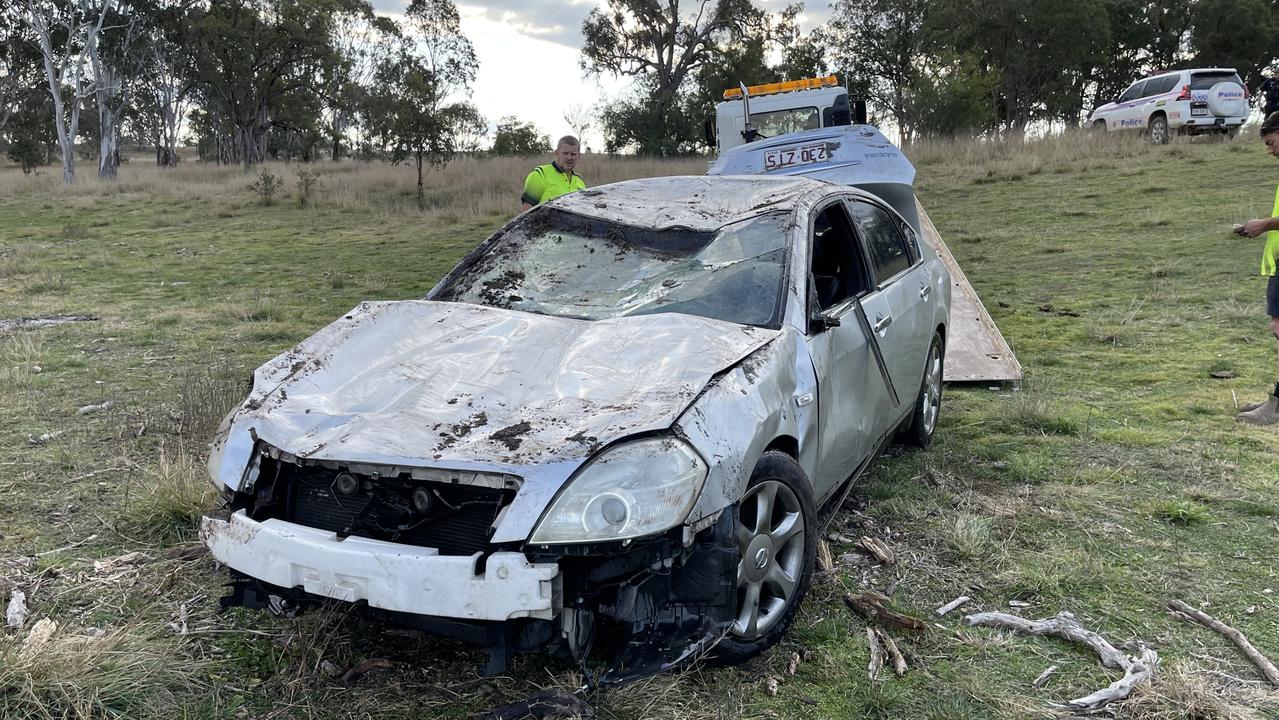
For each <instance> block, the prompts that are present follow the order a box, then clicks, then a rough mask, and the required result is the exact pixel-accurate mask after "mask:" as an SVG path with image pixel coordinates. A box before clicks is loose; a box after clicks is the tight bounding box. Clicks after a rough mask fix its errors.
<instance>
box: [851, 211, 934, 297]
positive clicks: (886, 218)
mask: <svg viewBox="0 0 1279 720" xmlns="http://www.w3.org/2000/svg"><path fill="white" fill-rule="evenodd" d="M849 207H850V208H852V211H853V215H855V216H856V217H857V223H858V225H860V226H861V230H862V235H863V236H864V237H865V238H866V247H867V250H868V252H869V253H870V266H871V269H872V271H873V272H874V275H875V284H876V285H882V284H883V283H884V282H885V281H887V280H888V279H889V278H891V277H893V276H894V275H896V274H897V273H900V272H902V271H904V270H906V269H908V268H909V267H910V266H911V265H912V264H914V260H915V258H916V257H917V255H918V250H916V252H913V253H912V252H911V250H910V246H909V244H908V243H907V241H906V237H905V236H904V235H903V234H902V230H901V225H900V224H899V223H898V222H897V219H896V218H894V217H893V216H892V214H891V213H889V212H888V211H887V210H885V209H883V208H881V207H878V206H875V205H871V204H870V203H865V202H860V201H853V202H850V203H849Z"/></svg>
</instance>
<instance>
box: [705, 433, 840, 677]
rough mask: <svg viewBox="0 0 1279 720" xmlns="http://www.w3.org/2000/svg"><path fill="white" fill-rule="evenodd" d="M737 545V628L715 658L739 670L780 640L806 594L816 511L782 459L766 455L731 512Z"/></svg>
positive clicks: (798, 473)
mask: <svg viewBox="0 0 1279 720" xmlns="http://www.w3.org/2000/svg"><path fill="white" fill-rule="evenodd" d="M732 512H733V513H734V518H733V538H734V541H735V542H736V544H737V550H738V566H737V593H736V598H737V599H736V601H735V602H736V605H735V615H734V617H735V620H734V621H733V623H732V625H730V626H729V629H728V632H727V633H726V634H725V635H724V637H723V638H722V639H721V640H720V641H719V643H718V644H717V645H716V646H715V651H714V654H713V657H714V659H715V660H716V661H718V662H722V663H739V662H742V661H745V660H748V659H750V658H753V657H755V656H756V655H758V654H760V653H762V652H764V651H765V650H767V649H769V648H770V647H772V646H773V645H775V644H777V641H778V640H781V639H782V636H784V635H785V634H786V630H787V629H789V628H790V625H791V623H792V622H793V621H794V620H795V615H796V613H797V612H798V611H799V604H800V602H801V601H802V600H803V599H804V594H805V593H807V592H808V584H809V582H810V580H811V579H812V576H813V563H814V562H815V558H816V556H817V533H818V527H817V510H816V506H815V505H814V502H813V493H812V490H811V489H810V488H809V485H808V479H807V478H806V477H805V476H804V471H803V469H801V468H800V467H799V463H797V462H796V461H795V459H794V458H792V457H791V456H789V455H787V454H786V453H783V452H779V451H776V450H769V451H767V452H765V453H764V454H763V455H762V456H761V457H760V459H759V462H757V463H756V464H755V470H754V471H753V472H752V473H751V478H750V482H749V483H748V484H747V486H746V492H745V493H744V494H743V495H742V499H741V500H739V501H738V502H737V504H735V505H734V506H733V508H732Z"/></svg>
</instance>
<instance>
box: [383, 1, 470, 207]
mask: <svg viewBox="0 0 1279 720" xmlns="http://www.w3.org/2000/svg"><path fill="white" fill-rule="evenodd" d="M405 18H406V19H405V23H404V26H403V30H404V33H403V36H402V37H401V45H400V50H399V52H398V53H396V55H395V56H394V57H392V58H385V59H383V60H382V62H381V63H379V65H378V68H377V71H376V72H375V74H374V80H373V83H372V86H371V87H370V88H369V93H368V99H367V104H366V117H368V118H369V119H370V124H371V131H372V132H373V134H374V135H375V136H377V137H378V138H379V139H380V140H381V142H382V143H383V145H384V147H389V148H390V151H391V161H392V162H396V163H398V162H403V161H405V160H408V159H412V160H413V162H414V164H415V166H416V169H417V205H418V208H419V209H421V208H424V207H425V204H426V203H425V197H424V194H423V181H424V176H425V172H426V170H427V169H429V168H432V167H440V166H442V165H444V164H445V163H447V162H448V161H449V159H450V158H452V157H453V155H454V154H455V153H456V152H457V150H458V140H459V137H460V136H464V135H466V134H467V133H468V132H469V130H468V128H470V127H473V126H474V125H475V124H476V123H477V122H478V120H477V118H478V117H479V113H478V111H476V110H475V108H474V107H473V106H471V105H470V104H469V103H467V102H466V101H465V99H464V94H465V92H466V90H467V89H468V88H469V87H470V84H471V83H472V82H473V81H474V80H475V74H476V72H477V71H478V70H479V61H478V60H477V59H476V57H475V49H474V47H473V46H472V45H471V42H470V41H469V40H468V39H467V38H466V36H465V35H464V34H463V33H462V22H461V17H460V16H459V15H458V12H457V7H456V6H454V5H453V3H452V2H451V0H412V2H410V3H409V7H408V10H407V12H406V13H405Z"/></svg>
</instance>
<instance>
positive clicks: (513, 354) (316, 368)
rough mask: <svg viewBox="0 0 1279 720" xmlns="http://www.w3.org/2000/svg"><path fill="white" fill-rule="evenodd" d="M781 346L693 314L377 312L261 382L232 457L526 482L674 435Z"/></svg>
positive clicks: (277, 364) (232, 461)
mask: <svg viewBox="0 0 1279 720" xmlns="http://www.w3.org/2000/svg"><path fill="white" fill-rule="evenodd" d="M777 334H778V331H775V330H768V329H763V328H756V327H747V326H742V325H735V324H731V323H726V322H722V321H718V320H711V319H707V318H701V317H694V316H690V315H680V314H657V315H643V316H632V317H622V318H616V319H609V320H596V321H587V320H576V319H571V318H562V317H552V316H546V315H534V314H530V313H524V312H519V311H514V310H506V309H500V308H493V307H485V306H478V305H469V304H463V303H453V302H433V301H426V300H423V301H403V302H365V303H361V304H360V305H359V306H357V307H356V308H355V309H353V310H352V311H351V312H349V313H348V314H347V315H345V316H344V317H343V318H341V319H339V320H338V321H336V322H334V323H333V324H331V325H329V326H328V327H326V328H324V329H322V330H321V331H319V332H318V333H316V334H315V335H313V336H311V337H310V338H308V339H307V340H305V341H303V342H302V343H300V344H299V345H297V346H296V347H294V348H293V349H291V350H289V351H288V352H285V353H283V354H281V355H280V356H278V357H276V358H275V359H273V360H271V361H270V362H268V363H267V364H266V365H263V366H262V367H260V368H259V369H258V370H257V371H256V373H255V375H254V390H253V393H252V394H251V395H250V396H249V398H248V400H246V402H245V403H244V405H243V406H242V407H241V408H240V410H239V411H238V413H237V414H236V415H235V417H234V420H233V422H232V424H231V426H230V427H229V428H228V431H229V432H228V435H227V436H223V437H221V438H220V439H219V443H221V444H228V443H229V444H230V445H236V446H240V447H242V448H243V447H245V446H246V445H249V444H250V441H249V440H248V439H247V438H246V437H245V436H246V435H247V436H251V437H256V438H257V439H260V440H262V441H264V442H266V443H268V444H270V445H272V446H274V447H276V448H278V449H280V450H283V451H285V452H287V453H289V454H292V455H296V456H298V457H299V458H306V459H312V460H330V461H339V462H359V463H373V464H385V465H396V466H417V467H421V466H438V467H464V468H474V467H476V466H477V465H484V466H490V467H494V468H503V467H505V468H506V469H507V470H510V471H513V472H516V473H518V472H519V468H520V467H521V466H528V465H533V464H543V463H556V462H562V461H565V460H571V459H580V458H584V457H585V456H587V455H589V454H590V453H592V452H593V451H594V450H595V449H596V448H598V447H600V446H602V445H605V444H607V443H609V442H612V441H614V440H617V439H619V438H622V437H625V436H628V435H632V434H635V433H640V432H645V431H653V430H662V429H665V428H668V427H669V426H670V425H671V423H672V422H674V420H675V419H676V418H677V417H678V416H679V414H680V413H681V412H682V411H683V410H684V409H685V408H686V407H687V406H688V405H689V403H690V402H691V401H692V400H693V399H694V398H695V397H696V396H697V395H698V393H700V392H701V391H702V389H703V388H704V387H705V386H706V385H707V384H708V383H709V382H710V381H711V379H712V378H713V377H714V376H715V375H716V374H717V373H720V372H722V371H723V370H725V369H727V368H729V367H731V366H733V365H734V364H735V363H737V362H738V361H739V360H741V359H742V358H744V357H746V356H747V355H749V354H750V353H752V352H753V351H755V350H756V349H757V348H759V347H760V346H761V345H763V344H764V343H766V342H768V341H769V340H771V339H772V338H774V337H775V336H776V335H777ZM215 450H218V448H215ZM216 454H219V455H221V454H223V453H221V452H219V453H216ZM239 454H241V453H238V452H233V453H230V454H229V455H239ZM243 463H244V458H242V457H241V458H234V457H229V456H228V457H223V458H222V460H221V464H222V467H221V468H220V469H219V471H218V472H217V474H218V475H220V476H221V478H222V480H223V482H225V483H226V484H228V485H233V484H236V483H238V480H239V477H240V475H241V473H242V472H243V469H244V464H243ZM237 466H238V467H237Z"/></svg>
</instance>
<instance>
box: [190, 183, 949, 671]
mask: <svg viewBox="0 0 1279 720" xmlns="http://www.w3.org/2000/svg"><path fill="white" fill-rule="evenodd" d="M949 302H950V281H949V277H948V275H947V273H946V270H945V268H944V267H943V265H942V264H941V262H940V261H939V260H938V259H937V257H936V256H935V255H934V254H933V252H932V251H931V249H929V248H928V247H927V246H926V245H923V244H921V243H920V242H919V241H918V239H917V238H916V234H915V232H914V230H913V229H912V228H911V227H910V225H909V224H908V223H907V222H905V221H904V220H903V219H902V218H901V216H899V215H897V214H896V213H895V212H894V211H893V210H892V209H890V208H889V207H888V206H887V205H885V204H883V203H882V202H880V201H879V200H878V199H877V198H875V197H874V196H871V195H868V194H866V193H863V192H860V191H858V190H854V189H850V188H848V187H843V186H838V185H833V184H830V183H825V182H819V181H814V180H808V179H786V178H757V177H749V178H747V177H687V178H660V179H649V180H637V181H630V182H624V183H617V184H615V185H610V186H606V187H603V188H599V189H595V190H589V191H585V192H579V193H576V194H573V195H569V196H565V197H563V198H560V199H557V200H555V201H552V202H550V203H547V204H545V205H543V206H538V207H537V208H534V209H533V210H530V211H529V212H527V213H525V214H523V215H521V216H519V217H517V218H516V219H515V220H513V221H512V222H510V223H508V224H507V226H506V227H504V228H502V229H501V230H499V231H498V232H497V233H496V234H495V235H493V236H492V237H491V238H489V239H488V240H487V241H486V242H485V243H483V244H482V245H481V246H480V247H478V248H477V249H476V250H475V251H473V252H472V253H471V254H469V255H468V256H467V257H466V258H464V259H463V261H462V262H461V263H460V264H459V265H458V266H457V267H456V268H455V269H454V270H453V271H451V272H450V273H449V274H448V275H447V276H446V277H445V278H444V279H443V280H441V281H440V283H439V284H438V285H437V286H436V287H435V288H434V289H433V290H432V291H431V292H430V294H428V296H427V297H426V299H424V300H420V301H403V302H377V303H372V302H369V303H362V304H361V305H359V306H358V307H356V308H355V309H353V310H352V311H351V312H350V313H348V314H347V315H345V316H344V317H343V318H341V319H339V320H338V321H336V322H334V323H333V324H331V325H330V326H328V327H326V328H324V329H322V330H321V331H320V332H318V333H316V334H315V335H313V336H312V337H310V338H308V339H307V340H304V341H303V342H302V343H300V344H299V345H297V346H296V347H294V348H293V349H291V350H289V351H288V352H286V353H284V354H282V355H280V356H279V357H277V358H275V359H273V360H271V361H270V362H268V363H267V364H265V365H263V366H262V367H261V368H259V369H258V370H257V371H256V372H255V374H254V384H253V390H252V392H251V394H250V395H249V397H248V399H247V400H246V401H245V402H244V404H243V405H241V406H240V407H239V408H238V409H236V410H235V411H233V412H232V413H231V414H230V415H229V416H228V417H227V419H226V420H225V421H224V423H223V425H222V427H221V428H220V430H219V433H218V436H217V438H216V440H215V443H214V449H213V453H212V454H211V458H210V472H211V474H212V477H213V480H214V482H215V484H216V485H217V486H218V487H219V488H220V489H221V490H222V492H223V497H224V500H225V509H224V511H223V512H222V513H220V514H216V515H211V516H209V517H206V518H205V520H204V521H203V524H202V527H201V532H202V536H203V538H204V541H205V542H206V544H208V546H209V547H210V549H211V550H212V553H213V555H214V557H216V558H217V559H218V560H219V561H221V562H223V563H225V564H227V565H228V566H230V568H231V571H232V575H233V578H234V580H233V592H232V594H231V595H230V596H229V597H228V598H227V599H226V600H225V601H224V602H226V603H227V604H233V605H245V606H251V607H263V606H270V607H273V608H275V609H277V610H278V609H281V608H286V607H289V606H291V605H296V604H305V603H308V602H311V601H314V600H316V599H321V598H333V599H338V600H344V601H349V602H352V603H357V604H359V605H360V606H362V607H365V608H367V610H368V611H369V612H373V613H378V614H383V615H386V616H387V617H388V618H389V619H391V620H394V621H396V622H399V623H402V624H407V625H410V626H414V627H419V628H421V629H424V630H427V631H430V632H435V633H440V634H444V635H449V636H454V637H460V638H463V639H467V640H470V641H473V642H476V643H479V644H481V645H483V646H484V647H486V648H488V650H489V653H490V663H489V670H490V671H497V670H500V669H501V668H502V667H503V666H504V664H505V662H506V660H507V658H508V657H509V655H510V653H512V652H523V651H551V652H562V653H565V654H568V655H571V656H573V657H575V658H577V659H579V660H581V661H582V662H583V663H584V664H585V662H586V660H587V658H588V657H595V658H597V659H599V660H602V661H604V666H605V667H606V670H605V672H604V675H603V679H604V680H606V681H607V680H618V679H625V678H629V677H634V676H638V675H642V674H647V673H650V672H655V671H660V670H662V669H664V668H668V667H671V666H673V665H675V664H678V663H680V662H682V661H683V660H685V659H687V658H689V657H691V656H694V655H696V654H699V653H701V652H702V651H704V650H708V649H710V648H712V647H713V648H714V653H715V654H716V655H718V656H720V657H721V658H723V659H726V660H730V661H731V660H740V659H744V658H747V657H750V656H752V655H755V654H757V653H759V652H761V651H763V650H764V649H766V648H768V647H769V646H771V645H772V644H773V643H775V642H777V640H778V639H780V637H781V636H782V634H783V633H785V631H786V629H787V627H788V626H789V625H790V622H791V620H792V619H793V617H794V614H795V612H796V610H797V608H798V605H799V603H800V600H801V599H802V598H803V596H804V593H805V590H806V588H807V585H808V581H809V576H810V575H811V573H812V568H813V560H814V553H815V547H816V541H817V537H818V535H819V533H820V531H821V528H822V527H823V526H824V524H825V523H826V522H827V520H828V519H829V517H830V514H831V513H832V512H833V511H834V509H835V508H837V507H838V506H839V504H840V502H841V501H842V498H843V497H844V495H845V493H846V492H847V491H848V488H849V487H850V486H851V484H852V482H853V481H854V480H855V479H856V477H857V476H858V475H859V474H860V473H861V472H862V470H863V469H864V468H865V467H866V466H867V464H868V463H869V462H870V460H871V459H873V458H874V456H875V455H876V454H877V453H878V452H879V451H880V449H881V448H882V447H883V446H884V444H885V443H887V442H888V441H889V440H890V439H891V438H892V437H894V435H902V434H904V435H905V436H906V437H908V438H909V439H911V440H912V441H913V442H915V443H918V444H927V443H928V442H929V440H930V438H931V436H932V432H933V430H934V428H935V425H936V420H937V415H938V411H939V408H940V397H941V367H942V357H943V352H944V348H945V332H946V320H947V310H948V307H949Z"/></svg>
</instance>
